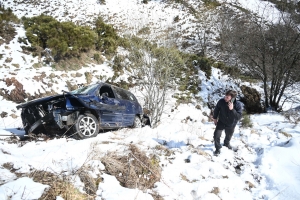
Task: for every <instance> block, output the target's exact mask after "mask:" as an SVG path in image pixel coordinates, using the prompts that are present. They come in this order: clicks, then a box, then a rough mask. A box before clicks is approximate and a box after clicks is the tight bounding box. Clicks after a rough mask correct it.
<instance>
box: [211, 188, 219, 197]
mask: <svg viewBox="0 0 300 200" xmlns="http://www.w3.org/2000/svg"><path fill="white" fill-rule="evenodd" d="M210 193H213V194H215V195H217V196H218V194H219V193H220V189H219V188H218V187H214V188H213V189H212V191H210Z"/></svg>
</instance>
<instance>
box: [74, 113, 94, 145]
mask: <svg viewBox="0 0 300 200" xmlns="http://www.w3.org/2000/svg"><path fill="white" fill-rule="evenodd" d="M74 132H75V133H77V134H75V135H76V136H77V138H78V139H85V138H91V137H96V136H97V135H98V133H99V122H98V120H97V118H96V117H95V116H94V115H92V114H90V113H85V114H83V115H79V117H78V119H77V121H76V123H75V125H74Z"/></svg>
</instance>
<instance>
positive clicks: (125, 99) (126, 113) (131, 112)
mask: <svg viewBox="0 0 300 200" xmlns="http://www.w3.org/2000/svg"><path fill="white" fill-rule="evenodd" d="M113 90H114V91H115V93H116V95H117V97H118V99H120V101H122V105H124V106H125V109H124V110H123V112H122V113H123V126H124V127H127V126H132V125H133V122H134V118H135V115H136V112H135V110H136V108H135V107H136V105H135V104H134V103H133V102H132V101H131V100H130V97H129V96H128V94H127V92H126V91H125V90H123V89H121V88H117V87H113Z"/></svg>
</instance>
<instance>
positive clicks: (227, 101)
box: [213, 90, 242, 155]
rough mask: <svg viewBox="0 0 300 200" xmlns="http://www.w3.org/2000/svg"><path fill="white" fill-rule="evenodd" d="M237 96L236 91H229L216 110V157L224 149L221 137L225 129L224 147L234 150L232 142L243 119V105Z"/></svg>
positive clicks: (214, 117) (214, 118) (214, 116)
mask: <svg viewBox="0 0 300 200" xmlns="http://www.w3.org/2000/svg"><path fill="white" fill-rule="evenodd" d="M236 95H237V92H236V91H234V90H228V91H227V92H226V94H225V97H224V98H222V99H220V100H219V101H218V103H217V106H216V108H215V110H214V115H213V120H214V123H215V125H216V126H217V127H216V130H215V132H214V142H215V147H216V150H215V151H214V154H215V155H219V154H220V149H221V148H222V146H221V144H220V137H221V135H222V131H223V130H224V129H225V134H226V137H225V140H224V144H223V146H226V147H227V148H228V149H232V147H231V146H230V140H231V137H232V135H233V132H234V128H235V126H236V124H237V122H238V120H240V119H241V117H242V105H241V102H239V101H236V99H235V98H236ZM218 117H219V119H218Z"/></svg>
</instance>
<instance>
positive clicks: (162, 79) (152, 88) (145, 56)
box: [127, 38, 184, 125]
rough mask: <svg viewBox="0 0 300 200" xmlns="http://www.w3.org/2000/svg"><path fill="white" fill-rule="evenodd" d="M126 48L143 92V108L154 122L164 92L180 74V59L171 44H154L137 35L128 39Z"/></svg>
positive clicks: (156, 120)
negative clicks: (167, 45) (128, 42)
mask: <svg viewBox="0 0 300 200" xmlns="http://www.w3.org/2000/svg"><path fill="white" fill-rule="evenodd" d="M129 51H130V52H131V53H130V54H129V55H128V57H127V58H128V60H129V61H130V68H131V69H132V72H133V77H134V78H135V80H136V82H137V83H138V85H139V87H140V91H141V92H142V95H143V96H144V108H145V109H146V110H148V111H149V115H150V117H151V121H152V124H153V125H156V124H157V123H158V122H159V121H160V118H161V115H162V113H163V112H164V106H165V104H166V94H167V92H168V91H174V89H175V88H176V80H177V79H180V77H181V76H179V75H178V74H179V69H180V68H182V67H183V66H184V61H183V59H182V57H181V56H180V53H179V51H178V50H176V49H175V48H163V47H157V45H154V44H151V43H150V42H147V41H143V40H141V39H138V38H131V39H130V49H129Z"/></svg>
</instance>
